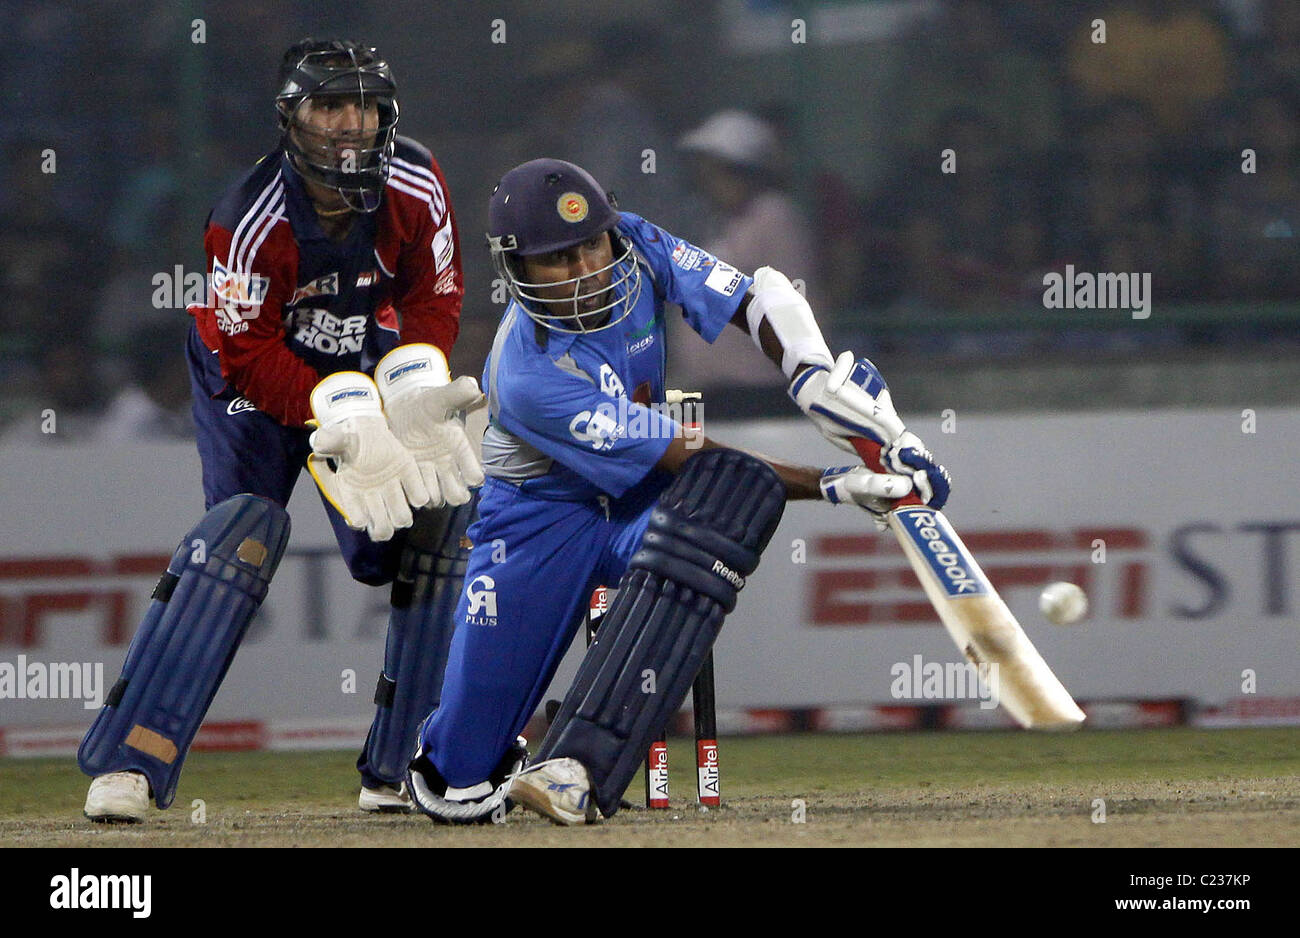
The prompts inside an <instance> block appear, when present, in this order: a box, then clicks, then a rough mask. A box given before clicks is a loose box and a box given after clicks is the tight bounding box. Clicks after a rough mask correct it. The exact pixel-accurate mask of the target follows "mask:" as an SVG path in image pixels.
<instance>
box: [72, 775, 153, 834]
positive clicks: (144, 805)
mask: <svg viewBox="0 0 1300 938" xmlns="http://www.w3.org/2000/svg"><path fill="white" fill-rule="evenodd" d="M82 811H83V813H84V814H85V815H86V817H88V818H90V819H91V820H92V821H95V822H96V823H99V824H113V823H118V824H135V823H138V822H140V821H143V820H144V817H145V815H146V814H148V813H149V780H148V779H147V778H145V777H144V775H142V774H141V773H140V772H110V773H108V774H107V775H100V776H98V777H96V778H95V779H94V780H93V781H92V782H91V783H90V791H88V792H86V807H85V808H83V809H82Z"/></svg>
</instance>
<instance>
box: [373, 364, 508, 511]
mask: <svg viewBox="0 0 1300 938" xmlns="http://www.w3.org/2000/svg"><path fill="white" fill-rule="evenodd" d="M375 382H376V383H377V384H378V386H379V393H380V395H381V396H382V398H383V401H384V412H385V413H386V414H387V415H388V426H389V427H391V428H392V431H393V435H394V436H396V437H397V439H398V440H400V441H401V443H402V445H403V446H405V447H406V448H407V450H409V451H410V453H411V455H412V456H413V457H414V458H415V462H416V465H417V466H419V468H420V476H421V478H422V479H423V480H424V485H425V487H426V488H427V489H428V490H429V494H430V496H431V500H432V504H434V505H441V504H443V503H444V502H445V503H446V504H448V505H463V504H465V503H466V502H468V501H469V499H470V492H469V490H470V488H471V487H472V486H478V485H482V484H483V478H484V476H483V464H482V463H481V462H480V461H479V457H478V456H477V455H476V454H475V451H474V447H473V446H472V445H471V443H470V440H469V436H468V435H467V434H466V433H465V423H464V421H463V419H462V417H461V413H462V411H465V410H473V409H475V408H477V407H482V406H485V405H486V403H487V401H486V399H485V398H484V397H483V395H482V393H481V392H480V391H479V389H478V382H477V381H475V380H474V379H473V378H471V377H468V376H465V377H460V378H457V379H456V380H455V381H452V380H451V373H450V371H449V370H448V368H447V359H446V358H445V357H444V356H443V354H442V352H441V351H439V350H438V349H437V348H436V347H434V346H432V345H427V344H424V343H414V344H411V345H400V346H398V347H397V348H395V349H393V350H392V351H391V352H389V353H388V354H387V355H385V356H384V357H383V359H382V360H381V361H380V362H379V365H378V366H377V367H376V368H375Z"/></svg>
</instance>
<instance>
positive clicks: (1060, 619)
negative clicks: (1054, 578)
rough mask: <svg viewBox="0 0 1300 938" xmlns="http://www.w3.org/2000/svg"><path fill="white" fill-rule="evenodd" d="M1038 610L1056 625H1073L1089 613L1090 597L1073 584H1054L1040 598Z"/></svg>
mask: <svg viewBox="0 0 1300 938" xmlns="http://www.w3.org/2000/svg"><path fill="white" fill-rule="evenodd" d="M1038 608H1039V609H1041V610H1042V611H1043V615H1045V616H1047V618H1048V620H1049V621H1051V622H1053V623H1055V624H1056V625H1072V624H1073V623H1075V622H1078V621H1079V620H1080V619H1082V618H1083V617H1084V614H1085V613H1087V611H1088V597H1087V595H1086V594H1085V593H1084V592H1083V590H1081V589H1079V587H1077V586H1075V585H1074V584H1073V583H1052V584H1050V585H1049V586H1047V587H1046V588H1045V589H1044V590H1043V592H1042V595H1040V596H1039V597H1038Z"/></svg>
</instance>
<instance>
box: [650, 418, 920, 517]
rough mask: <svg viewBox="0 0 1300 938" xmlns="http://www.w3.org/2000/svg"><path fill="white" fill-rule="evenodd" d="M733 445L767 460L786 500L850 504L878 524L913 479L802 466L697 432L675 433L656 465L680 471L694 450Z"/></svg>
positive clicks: (851, 469)
mask: <svg viewBox="0 0 1300 938" xmlns="http://www.w3.org/2000/svg"><path fill="white" fill-rule="evenodd" d="M724 448H725V449H736V450H740V451H741V452H743V453H747V454H748V455H750V456H753V457H755V458H756V459H761V460H763V462H765V463H767V464H768V465H769V466H771V467H772V468H773V469H774V470H776V474H777V475H778V476H779V477H780V478H781V481H782V482H783V483H784V484H785V497H786V499H787V500H789V501H811V500H823V501H828V502H830V503H831V504H833V505H840V504H849V505H857V506H858V507H859V508H864V509H866V510H867V511H869V512H871V514H872V515H873V516H874V517H875V519H876V524H877V526H878V527H882V528H883V527H884V525H885V513H886V512H887V511H888V510H889V509H890V508H892V507H893V504H894V502H895V500H897V499H899V498H902V497H903V496H904V495H907V494H908V493H909V492H910V491H911V490H912V480H911V479H910V478H908V477H907V476H905V475H896V474H894V473H885V472H872V471H871V470H869V469H866V468H864V467H862V466H836V467H832V468H829V469H817V468H815V467H813V466H801V465H799V464H797V463H788V462H784V461H783V460H780V459H773V458H772V457H771V456H766V455H764V454H762V453H755V452H752V451H750V450H746V449H742V448H741V447H739V446H729V447H724V446H723V445H722V444H721V443H717V442H715V441H713V440H710V439H709V438H708V437H706V436H703V435H700V436H695V437H691V438H689V440H688V439H686V438H683V437H677V438H675V439H673V440H672V442H670V443H669V444H668V448H667V449H666V450H664V454H663V456H661V457H660V459H659V462H658V463H656V467H657V468H659V469H662V470H664V471H665V472H671V473H673V474H674V475H676V474H677V473H679V472H680V471H681V469H682V466H683V464H684V463H685V462H686V460H687V459H689V458H690V457H691V456H692V455H693V454H695V453H697V452H700V451H701V450H706V449H724Z"/></svg>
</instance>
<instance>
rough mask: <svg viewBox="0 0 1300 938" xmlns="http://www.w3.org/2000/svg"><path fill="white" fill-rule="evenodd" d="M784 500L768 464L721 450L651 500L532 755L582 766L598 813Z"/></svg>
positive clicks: (688, 673) (695, 461)
mask: <svg viewBox="0 0 1300 938" xmlns="http://www.w3.org/2000/svg"><path fill="white" fill-rule="evenodd" d="M784 509H785V486H784V485H783V484H782V482H781V480H780V478H779V477H778V476H777V474H776V472H775V471H774V470H773V469H772V468H771V467H770V466H768V465H767V464H766V463H764V462H762V461H761V460H758V459H755V458H754V457H752V456H749V455H746V454H744V453H740V452H737V451H735V450H726V449H714V450H706V451H704V452H702V453H698V454H696V455H695V456H692V457H691V458H690V459H689V460H687V462H686V464H685V465H684V466H683V467H682V471H681V473H680V474H679V475H678V476H677V478H676V479H675V480H674V481H673V484H672V485H671V486H670V487H669V488H668V489H667V490H666V491H665V492H664V493H663V495H662V496H661V497H660V502H659V505H658V506H657V507H656V508H655V509H654V511H653V513H652V514H651V516H650V522H649V525H648V526H647V528H646V533H645V536H644V538H643V539H642V541H641V548H640V550H638V551H637V552H636V553H635V554H634V555H633V556H632V560H631V562H630V563H629V564H628V570H627V573H626V574H624V576H623V580H622V582H621V583H620V584H619V591H618V597H617V598H616V599H615V600H614V604H613V606H612V607H611V608H610V610H609V612H608V613H606V616H605V620H604V622H602V623H601V626H600V633H599V636H598V639H597V641H596V643H595V644H594V645H592V646H591V649H590V650H589V651H588V652H587V656H586V657H585V658H584V659H583V662H582V666H581V667H580V668H579V670H578V674H577V677H575V678H574V682H573V686H572V687H571V688H570V689H569V692H568V694H567V695H566V696H565V698H564V701H563V703H562V704H561V705H560V709H559V712H558V713H557V714H556V717H555V722H554V723H553V724H552V726H551V729H550V731H549V732H548V733H547V735H546V738H545V739H544V740H543V741H542V746H541V749H540V750H539V751H538V754H537V758H536V760H535V761H536V762H542V761H544V760H546V759H553V758H557V757H561V756H571V757H573V758H575V759H577V760H578V761H579V762H581V763H582V764H583V765H584V766H586V768H587V771H588V772H589V773H590V775H591V780H592V785H593V787H594V789H595V797H596V803H597V805H598V806H599V808H600V810H601V813H602V814H604V815H605V816H606V817H609V816H611V815H613V814H614V813H615V812H616V811H617V810H618V807H619V799H620V798H621V797H622V795H623V792H624V791H625V790H626V789H627V786H628V784H629V783H630V782H631V781H632V778H633V776H634V775H635V774H636V772H637V768H638V767H639V766H640V764H641V760H642V759H644V758H645V751H646V746H647V744H648V743H649V742H650V740H651V739H652V738H653V737H654V735H655V733H657V732H658V731H659V729H660V728H662V727H663V726H664V725H665V724H666V723H667V721H668V719H669V718H670V717H671V716H672V714H673V713H674V712H676V710H677V709H678V708H679V707H680V706H681V704H682V701H683V700H684V699H685V697H686V692H687V690H689V689H690V686H691V682H692V681H693V680H694V679H695V675H696V673H697V672H698V671H699V669H700V665H701V664H702V663H703V661H704V658H705V656H706V655H707V654H708V653H709V650H710V649H711V648H712V647H713V642H714V640H715V639H716V638H717V635H718V630H719V629H720V628H721V626H722V619H723V617H724V616H725V615H726V614H727V613H728V612H730V611H731V610H732V609H734V608H735V605H736V594H737V592H739V590H740V589H741V588H742V587H743V586H744V583H745V580H744V578H745V577H746V576H748V575H749V574H751V573H753V572H754V569H755V568H756V567H757V566H758V560H759V556H760V555H761V553H762V551H763V548H764V547H766V546H767V542H768V540H769V539H770V538H771V536H772V532H773V531H775V530H776V526H777V523H778V522H779V521H780V520H781V513H782V511H784Z"/></svg>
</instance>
